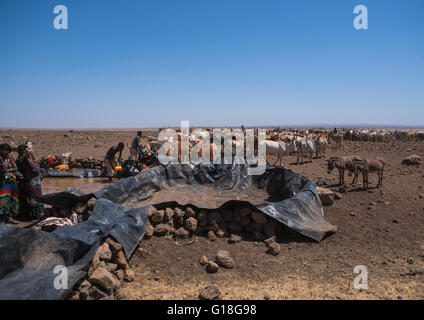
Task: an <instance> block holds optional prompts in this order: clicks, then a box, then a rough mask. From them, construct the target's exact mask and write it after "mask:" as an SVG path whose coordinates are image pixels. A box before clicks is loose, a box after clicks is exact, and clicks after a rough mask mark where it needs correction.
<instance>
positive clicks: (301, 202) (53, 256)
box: [0, 164, 337, 299]
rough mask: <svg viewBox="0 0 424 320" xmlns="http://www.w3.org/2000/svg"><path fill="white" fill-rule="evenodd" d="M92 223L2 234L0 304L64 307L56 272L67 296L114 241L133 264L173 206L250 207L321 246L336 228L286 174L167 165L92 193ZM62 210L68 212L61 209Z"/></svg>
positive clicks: (309, 188) (308, 187) (58, 200)
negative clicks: (156, 212) (161, 213)
mask: <svg viewBox="0 0 424 320" xmlns="http://www.w3.org/2000/svg"><path fill="white" fill-rule="evenodd" d="M92 196H93V194H90V195H83V194H79V193H78V192H77V191H76V190H69V192H61V193H58V194H53V195H49V196H47V197H45V198H44V200H43V201H45V202H46V203H49V204H53V205H55V206H59V207H72V206H74V205H75V203H76V202H78V201H86V200H87V199H89V198H90V197H92ZM94 196H95V197H96V198H97V199H98V200H97V202H96V205H95V208H94V210H93V213H92V214H91V216H90V218H89V219H88V220H87V221H85V222H82V223H80V224H77V225H75V226H72V227H69V226H63V227H61V228H59V229H57V230H56V231H55V232H53V233H46V232H43V231H33V230H26V229H18V228H16V227H11V226H6V225H3V226H0V299H60V298H62V297H63V296H64V293H65V291H64V290H56V289H55V288H54V285H53V283H54V281H53V279H54V278H55V276H57V274H54V272H53V270H54V267H55V266H56V265H58V264H62V265H65V266H67V267H68V275H69V288H72V286H73V285H74V284H75V283H76V282H77V281H79V280H80V279H81V278H82V277H83V276H84V275H85V274H86V267H87V265H88V263H89V261H90V260H91V259H92V258H93V257H94V254H95V252H96V251H97V247H98V245H99V243H100V241H101V240H102V239H103V238H105V237H107V236H108V235H111V236H113V237H114V238H115V239H116V240H117V241H119V242H120V243H121V244H122V245H123V247H124V251H125V254H126V256H127V258H129V257H130V256H131V254H132V252H133V251H134V249H135V248H136V246H137V244H138V243H139V241H140V240H141V239H142V237H143V236H144V234H145V231H146V222H147V219H148V213H147V212H148V207H149V206H150V205H152V204H154V205H159V204H161V203H165V202H166V203H168V202H174V203H177V204H180V205H186V204H190V205H194V206H196V207H198V208H202V209H216V208H219V207H222V206H225V205H226V204H228V203H232V202H234V201H236V202H244V203H246V204H249V205H251V206H254V207H256V208H257V209H258V210H260V211H262V212H264V213H265V214H267V215H269V216H271V217H273V218H275V219H277V220H278V221H280V222H281V223H283V224H285V225H286V226H288V227H289V228H292V229H294V230H296V231H297V232H299V233H301V234H303V235H305V236H307V237H309V238H312V239H314V240H316V241H320V240H322V238H323V237H324V236H325V235H326V234H327V233H329V232H335V231H336V229H337V228H336V227H335V226H333V225H331V224H329V223H328V222H327V221H326V220H325V219H324V214H323V209H322V205H321V202H320V200H319V197H318V194H317V186H316V185H315V183H313V182H312V181H311V180H310V179H309V178H306V177H303V176H301V175H299V174H297V173H294V172H292V171H291V170H289V169H286V168H267V170H266V172H265V173H264V174H262V175H260V176H249V175H248V174H247V168H246V166H244V165H210V164H208V165H203V164H201V165H197V166H194V165H167V166H161V165H160V166H156V167H154V168H150V169H148V170H144V171H143V172H142V173H140V174H139V175H138V176H135V177H130V178H127V179H123V180H120V181H118V182H115V183H113V184H111V185H109V186H107V187H106V188H103V189H101V190H99V191H98V192H96V193H94ZM60 204H62V205H60Z"/></svg>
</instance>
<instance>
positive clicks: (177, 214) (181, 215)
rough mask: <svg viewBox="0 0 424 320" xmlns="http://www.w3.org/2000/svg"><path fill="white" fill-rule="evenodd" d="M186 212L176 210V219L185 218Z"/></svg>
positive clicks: (179, 209)
mask: <svg viewBox="0 0 424 320" xmlns="http://www.w3.org/2000/svg"><path fill="white" fill-rule="evenodd" d="M184 215H185V212H184V211H183V210H181V208H175V209H174V217H175V218H184Z"/></svg>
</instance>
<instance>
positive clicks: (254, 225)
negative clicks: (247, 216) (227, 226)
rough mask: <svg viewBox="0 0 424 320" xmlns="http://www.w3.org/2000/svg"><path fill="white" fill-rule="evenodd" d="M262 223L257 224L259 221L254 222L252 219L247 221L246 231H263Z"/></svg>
mask: <svg viewBox="0 0 424 320" xmlns="http://www.w3.org/2000/svg"><path fill="white" fill-rule="evenodd" d="M264 226H265V225H264V224H259V223H256V222H255V221H252V222H251V223H249V224H248V225H247V226H246V228H245V229H246V231H248V232H251V233H253V232H255V231H257V232H263V231H264Z"/></svg>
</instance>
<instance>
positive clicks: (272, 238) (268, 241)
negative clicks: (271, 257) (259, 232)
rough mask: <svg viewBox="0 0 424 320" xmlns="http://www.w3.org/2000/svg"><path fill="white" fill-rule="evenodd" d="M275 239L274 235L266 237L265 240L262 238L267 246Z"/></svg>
mask: <svg viewBox="0 0 424 320" xmlns="http://www.w3.org/2000/svg"><path fill="white" fill-rule="evenodd" d="M275 239H276V237H275V236H274V237H271V238H268V239H265V240H264V243H265V244H266V245H267V246H269V245H270V244H271V243H273V242H275Z"/></svg>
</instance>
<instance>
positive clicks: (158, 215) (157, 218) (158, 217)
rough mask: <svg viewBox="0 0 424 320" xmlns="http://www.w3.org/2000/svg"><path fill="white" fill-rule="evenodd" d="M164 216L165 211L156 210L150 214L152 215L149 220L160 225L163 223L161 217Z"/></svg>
mask: <svg viewBox="0 0 424 320" xmlns="http://www.w3.org/2000/svg"><path fill="white" fill-rule="evenodd" d="M164 215H165V211H164V210H156V211H153V212H152V215H151V217H150V220H151V221H152V222H153V223H156V224H159V223H162V221H163V216H164Z"/></svg>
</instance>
